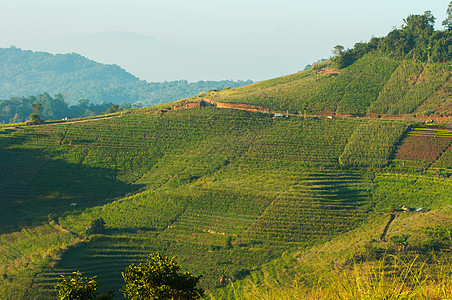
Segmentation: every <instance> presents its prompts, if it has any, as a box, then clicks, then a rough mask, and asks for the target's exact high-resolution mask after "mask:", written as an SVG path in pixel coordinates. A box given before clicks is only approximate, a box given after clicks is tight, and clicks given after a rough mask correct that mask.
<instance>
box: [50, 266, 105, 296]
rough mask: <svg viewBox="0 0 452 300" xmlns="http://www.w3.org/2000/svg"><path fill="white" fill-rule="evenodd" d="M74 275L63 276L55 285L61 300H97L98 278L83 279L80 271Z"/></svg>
mask: <svg viewBox="0 0 452 300" xmlns="http://www.w3.org/2000/svg"><path fill="white" fill-rule="evenodd" d="M72 274H73V275H69V276H63V275H61V279H60V280H59V281H58V283H57V284H56V285H55V291H57V292H58V299H59V300H73V299H80V300H90V299H96V291H97V281H96V280H95V278H96V277H90V278H88V277H83V276H82V273H80V272H79V271H77V272H73V273H72Z"/></svg>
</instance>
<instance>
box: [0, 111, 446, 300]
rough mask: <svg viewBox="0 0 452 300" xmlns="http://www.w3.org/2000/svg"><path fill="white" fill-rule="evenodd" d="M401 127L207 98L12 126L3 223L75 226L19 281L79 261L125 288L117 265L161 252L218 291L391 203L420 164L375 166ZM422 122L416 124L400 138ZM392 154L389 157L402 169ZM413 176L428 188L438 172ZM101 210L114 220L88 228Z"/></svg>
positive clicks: (43, 278) (32, 282) (66, 269)
mask: <svg viewBox="0 0 452 300" xmlns="http://www.w3.org/2000/svg"><path fill="white" fill-rule="evenodd" d="M406 128H407V127H406V125H405V124H404V123H402V122H398V121H394V122H393V121H383V120H365V119H341V118H337V119H314V120H309V119H304V118H301V117H300V118H299V117H288V118H286V117H284V118H272V117H271V115H268V114H262V113H257V112H248V111H235V110H230V109H219V108H214V107H209V108H198V109H190V110H177V111H164V110H161V111H159V110H154V111H152V110H151V111H148V112H147V113H136V114H131V115H125V116H123V117H117V118H111V119H105V120H97V121H87V122H80V123H72V124H60V125H46V126H36V127H29V128H25V129H15V130H4V131H3V132H2V134H1V135H0V143H1V147H2V148H1V149H2V151H0V161H1V162H2V164H0V167H1V169H0V176H2V177H1V178H2V180H3V182H5V184H6V183H8V182H13V181H14V180H16V181H17V182H19V179H20V180H21V182H22V181H23V183H24V184H23V186H24V187H26V189H25V188H24V189H23V190H24V191H26V192H24V193H23V195H22V196H21V197H22V198H20V199H16V204H15V205H10V203H8V201H7V200H5V199H6V198H5V197H3V198H1V201H0V203H1V205H3V207H5V208H6V212H5V215H13V216H15V217H14V218H13V217H11V218H3V219H1V220H0V224H1V228H3V230H4V231H5V232H7V231H8V230H9V231H11V230H14V228H21V227H24V226H27V227H29V228H41V227H40V226H44V227H45V226H49V225H48V224H49V222H51V223H53V222H58V223H59V226H62V228H65V229H66V230H69V232H67V234H69V236H70V239H69V240H68V241H66V242H64V243H62V242H60V241H59V237H58V236H59V235H55V236H56V237H55V239H56V240H55V241H54V242H51V243H50V244H49V245H48V247H49V249H50V248H52V249H54V251H56V252H58V253H59V254H58V255H57V256H55V257H54V258H52V259H48V260H42V263H41V264H40V265H39V267H33V268H32V269H27V268H28V267H27V266H26V265H24V266H23V267H21V268H22V270H23V271H21V272H22V273H23V274H28V275H25V276H24V277H23V278H21V279H20V282H21V283H20V284H25V285H27V286H28V287H30V288H31V289H33V290H35V291H36V293H37V294H36V295H37V296H36V297H38V295H39V297H41V298H43V299H48V298H52V297H54V296H53V291H52V286H53V285H54V284H55V282H56V280H58V278H59V275H60V274H69V273H71V272H73V271H76V270H80V271H82V272H83V273H84V274H85V275H86V276H98V281H99V283H100V286H101V289H111V290H113V291H114V292H117V291H118V289H119V288H120V287H121V286H122V285H123V282H122V279H121V274H120V273H121V271H123V270H124V268H125V267H126V266H127V265H129V264H130V263H132V262H136V263H138V262H142V261H144V260H146V257H147V254H149V253H151V252H154V251H159V252H161V253H163V254H166V255H170V256H177V257H178V259H179V262H180V263H181V265H182V267H183V268H186V269H187V270H190V271H191V272H193V273H194V274H202V275H203V281H202V285H203V286H204V287H205V288H208V289H209V291H215V290H216V289H218V288H221V287H222V286H223V284H224V283H221V282H220V280H219V278H220V276H221V277H222V278H225V277H226V278H229V279H230V280H238V279H240V278H243V277H244V276H246V275H247V274H250V272H251V270H255V269H257V268H259V267H260V265H262V264H263V263H265V262H268V261H271V260H272V259H274V258H277V257H279V256H280V255H281V254H282V253H285V252H287V251H290V250H291V249H293V250H295V249H298V248H299V247H311V246H313V245H319V244H321V243H323V242H325V241H328V240H330V239H331V238H333V237H335V236H337V235H340V234H341V233H344V232H347V231H349V230H352V229H354V228H357V227H359V226H361V224H364V223H365V222H366V221H367V220H368V219H369V216H371V214H372V212H373V211H375V210H382V211H384V210H386V209H387V208H386V206H387V205H391V204H394V202H395V201H396V199H398V198H397V197H400V194H398V193H402V192H403V189H399V190H388V189H384V186H385V184H387V185H389V184H391V185H392V184H394V183H397V184H399V185H400V186H401V187H403V188H405V187H404V184H405V183H406V182H405V181H407V180H408V179H407V178H408V176H412V175H410V174H412V173H413V172H412V170H406V172H411V173H410V174H405V175H403V176H405V177H404V179H403V180H402V179H401V177H400V176H398V175H397V174H396V173H391V174H386V175H385V174H376V173H375V170H373V169H371V168H368V167H383V166H386V165H387V164H388V163H390V160H391V157H392V155H393V151H394V149H395V145H396V144H397V143H398V142H399V140H400V138H401V136H402V135H403V134H404V132H405V130H406ZM431 130H433V129H431ZM435 130H436V129H435ZM441 130H442V129H441ZM444 130H446V129H444ZM418 131H419V130H415V131H411V132H409V133H408V134H407V138H406V139H405V140H404V142H402V144H401V146H400V148H398V149H399V150H400V149H402V148H401V147H404V144H405V143H409V140H410V138H411V137H412V136H414V135H416V134H417V132H418ZM369 136H370V139H369ZM447 136H448V133H447V132H446V131H444V132H443V131H441V134H439V135H438V134H437V137H438V138H439V137H444V138H446V139H447V138H448V137H447ZM372 144H375V145H381V146H380V147H377V146H373V147H369V145H372ZM448 148H450V144H449V145H444V146H443V148H441V149H440V150H438V151H439V152H438V153H442V155H444V153H448V150H447V149H448ZM356 149H361V150H359V151H354V150H356ZM397 153H398V154H396V155H399V153H402V152H401V151H398V152H397ZM442 155H441V156H442ZM22 157H23V158H24V160H19V158H22ZM13 158H14V159H13ZM346 159H347V161H348V163H344V162H345V161H346ZM397 159H398V160H400V159H401V158H397ZM416 159H417V158H416ZM398 160H397V161H396V164H395V165H391V166H390V168H389V169H391V170H397V166H398V164H399V162H398ZM405 160H406V159H405ZM19 161H21V162H22V163H21V164H19ZM436 161H440V159H438V158H436V159H435V162H436ZM430 163H431V162H430ZM347 164H348V165H347ZM443 164H446V165H447V160H446V159H444V163H443ZM25 166H26V168H25ZM350 166H364V167H366V169H358V168H350ZM432 166H433V165H432ZM20 168H24V169H20ZM20 170H22V171H21V172H22V173H20V172H19V171H20ZM396 172H398V171H396ZM14 174H19V175H18V176H14ZM20 174H23V175H22V176H21V175H20ZM417 176H418V179H417V181H418V184H420V185H419V187H420V189H419V191H423V194H422V195H424V196H423V197H425V193H426V192H425V189H426V188H428V187H429V186H430V185H431V184H434V183H433V182H432V183H428V182H427V180H424V179H425V178H426V177H425V176H426V175H424V174H420V175H417ZM441 176H442V175H441ZM419 178H421V179H422V180H419ZM404 180H405V181H404ZM439 181H441V182H442V183H441V185H438V186H441V188H440V189H439V191H438V195H439V196H438V199H440V201H442V203H445V202H447V201H449V200H448V198H447V197H446V196H445V195H448V191H449V189H450V184H449V181H448V179H445V178H439V179H438V182H439ZM407 184H408V183H407ZM422 184H423V185H422ZM17 186H18V187H21V185H19V184H17ZM419 191H418V192H417V194H416V193H415V192H413V196H415V195H420V192H419ZM4 195H6V192H5V193H4ZM422 199H423V200H422V201H424V202H425V201H427V200H426V199H424V198H422ZM72 203H77V205H76V206H75V207H74V205H72V206H71V204H72ZM439 203H441V202H438V205H439ZM19 215H20V216H21V217H20V218H25V219H24V220H25V221H26V222H27V224H22V223H20V220H18V217H17V216H19ZM98 218H102V219H104V220H105V222H106V229H105V230H104V231H103V232H102V233H100V234H97V235H88V234H87V232H86V229H87V228H88V227H89V225H90V224H91V222H92V221H93V220H95V219H98ZM25 221H24V222H25ZM58 228H59V227H58ZM30 239H32V237H31V236H30ZM80 240H83V242H82V243H79V244H76V241H80ZM70 245H73V246H72V247H70V249H69V250H67V248H68V247H69V246H70ZM27 251H28V252H19V253H17V254H16V255H17V257H19V258H20V257H21V255H28V254H26V253H35V254H39V253H40V251H41V248H40V247H38V246H37V245H36V246H34V245H33V244H31V245H30V248H29V250H27ZM38 256H39V255H38ZM55 259H56V260H55ZM52 261H53V262H52ZM6 263H7V264H9V263H10V261H8V260H7V262H6ZM27 270H28V271H27ZM7 278H9V277H8V275H7ZM11 278H12V279H11V280H6V281H4V283H5V284H4V285H3V286H4V291H5V293H6V292H7V291H11V292H10V294H7V295H11V296H12V295H14V296H15V297H17V296H18V295H19V298H20V295H21V293H23V291H24V290H17V289H15V288H12V289H11V288H10V287H14V286H15V285H17V284H18V283H17V281H16V280H15V279H14V277H11ZM21 291H22V292H21Z"/></svg>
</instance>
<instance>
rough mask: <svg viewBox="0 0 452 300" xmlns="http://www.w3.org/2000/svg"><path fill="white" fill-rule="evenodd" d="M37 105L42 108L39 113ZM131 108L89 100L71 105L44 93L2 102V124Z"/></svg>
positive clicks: (82, 115)
mask: <svg viewBox="0 0 452 300" xmlns="http://www.w3.org/2000/svg"><path fill="white" fill-rule="evenodd" d="M36 105H39V106H40V108H39V110H38V111H39V112H38V113H37V111H36ZM135 106H137V105H135ZM131 107H132V105H131V104H129V103H122V104H121V105H117V104H113V103H112V102H102V103H100V104H94V103H90V101H89V100H87V99H81V100H79V102H78V104H76V105H69V104H68V103H67V101H66V99H65V97H64V96H63V95H62V94H56V95H54V96H53V97H52V96H50V95H49V94H48V93H43V94H40V95H37V96H29V97H11V98H10V99H8V100H0V123H1V124H9V123H19V122H24V121H26V120H28V119H29V117H30V115H39V117H40V118H41V119H42V120H60V119H62V118H66V117H68V118H78V117H88V116H94V115H98V114H101V113H104V112H107V111H108V112H114V111H117V110H122V109H128V108H131ZM109 110H110V111H109ZM112 110H114V111H112Z"/></svg>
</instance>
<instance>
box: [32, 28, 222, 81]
mask: <svg viewBox="0 0 452 300" xmlns="http://www.w3.org/2000/svg"><path fill="white" fill-rule="evenodd" d="M38 46H39V49H44V50H46V51H49V52H51V53H72V52H76V53H79V54H81V55H84V56H86V57H89V58H91V59H93V60H95V61H98V62H101V63H107V64H113V63H114V64H119V65H121V66H123V67H124V68H125V69H126V70H127V71H128V72H131V73H132V74H135V75H137V76H138V77H140V78H141V79H145V80H147V81H157V82H158V81H162V78H165V79H169V80H181V79H186V80H189V81H192V80H193V79H194V78H203V76H202V74H205V73H206V68H215V67H216V66H215V64H209V63H208V61H209V60H210V59H209V58H208V57H206V55H203V54H201V53H199V52H197V51H195V50H194V49H190V48H188V47H183V46H179V45H174V44H170V43H167V42H164V41H161V40H159V39H157V38H154V37H151V36H142V35H138V34H135V33H130V32H105V33H98V34H92V35H83V36H71V37H64V38H60V39H56V40H51V41H48V42H42V43H41V44H40V45H38ZM207 73H209V72H207Z"/></svg>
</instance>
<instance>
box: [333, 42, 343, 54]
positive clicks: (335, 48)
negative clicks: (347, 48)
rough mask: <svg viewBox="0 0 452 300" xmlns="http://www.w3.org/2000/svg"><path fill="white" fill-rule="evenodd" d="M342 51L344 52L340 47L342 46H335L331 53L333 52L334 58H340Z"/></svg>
mask: <svg viewBox="0 0 452 300" xmlns="http://www.w3.org/2000/svg"><path fill="white" fill-rule="evenodd" d="M342 51H344V46H342V45H336V46H334V48H333V51H332V52H333V55H334V56H341V54H342Z"/></svg>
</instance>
